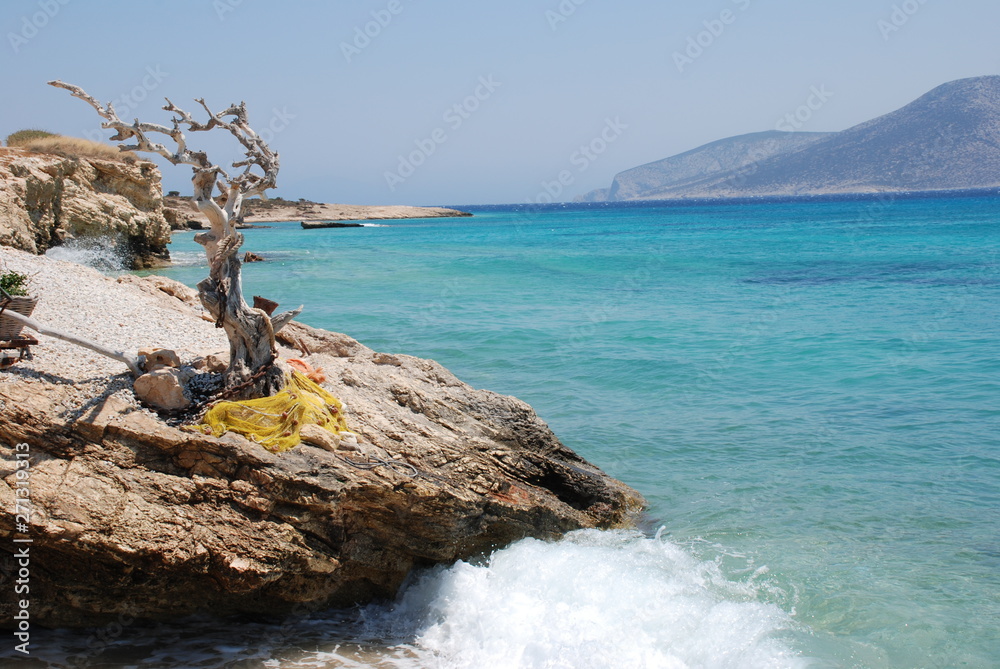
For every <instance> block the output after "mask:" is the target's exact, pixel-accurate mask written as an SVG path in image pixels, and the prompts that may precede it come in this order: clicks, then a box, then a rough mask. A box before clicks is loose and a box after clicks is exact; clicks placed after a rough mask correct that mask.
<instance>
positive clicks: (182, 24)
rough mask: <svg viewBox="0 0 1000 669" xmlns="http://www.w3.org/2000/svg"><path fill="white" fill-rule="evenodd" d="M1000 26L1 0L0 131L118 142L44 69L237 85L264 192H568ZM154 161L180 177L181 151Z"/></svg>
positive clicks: (333, 198) (907, 5)
mask: <svg viewBox="0 0 1000 669" xmlns="http://www.w3.org/2000/svg"><path fill="white" fill-rule="evenodd" d="M998 25H1000V3H997V2H996V0H948V1H947V2H946V1H945V0H837V1H836V2H832V1H831V2H809V1H804V0H798V1H795V0H707V1H706V0H700V1H699V2H694V1H686V2H685V1H682V0H674V1H668V2H664V1H662V0H661V1H654V0H619V1H618V2H615V3H612V2H610V1H609V0H532V1H529V0H504V2H475V1H470V0H463V1H459V0H438V1H436V2H435V1H433V0H375V1H368V0H350V1H347V0H341V1H340V2H329V1H327V2H321V1H319V0H286V1H285V2H282V3H277V2H266V1H264V0H172V1H171V2H169V3H168V2H146V1H143V0H107V1H100V2H98V1H96V0H4V1H3V3H2V4H0V32H2V33H3V43H2V44H0V77H2V80H3V82H4V90H5V92H6V94H5V95H4V97H3V100H2V102H0V137H6V136H7V134H9V133H11V132H14V131H16V130H20V129H23V128H41V129H44V130H48V131H50V132H56V133H59V134H65V135H74V136H82V137H88V138H91V139H100V138H104V139H106V138H108V137H110V136H111V134H112V133H111V132H110V131H107V130H102V129H101V128H100V119H99V117H98V116H97V114H96V113H95V112H94V111H93V110H92V109H91V108H90V107H89V106H88V105H86V104H85V103H84V102H82V101H80V100H77V99H75V98H72V97H71V96H70V95H69V94H68V93H67V92H66V91H64V90H59V89H56V88H53V87H50V86H47V85H46V83H45V82H47V81H49V80H52V79H61V80H63V81H66V82H69V83H74V84H76V85H78V86H81V87H82V88H84V89H85V90H86V91H87V92H88V93H90V94H91V95H93V96H94V97H96V98H98V99H99V100H102V101H115V106H116V108H117V109H118V111H119V114H120V116H121V117H122V118H123V119H127V120H132V119H134V118H136V117H138V118H140V119H141V120H143V121H152V122H160V123H167V122H168V121H169V118H170V115H169V114H168V113H167V112H165V111H162V109H161V107H162V105H163V104H164V102H163V98H164V97H169V98H170V99H171V100H172V101H173V102H174V103H176V104H177V105H178V106H180V107H182V108H185V109H186V110H188V111H190V112H191V113H192V114H194V115H195V116H196V117H198V114H197V113H198V112H199V111H200V109H199V108H198V106H197V105H196V104H195V103H194V102H193V100H194V99H195V98H200V97H204V98H205V102H206V103H207V104H208V106H209V107H210V108H212V109H214V110H221V109H223V108H225V107H227V106H229V105H230V104H231V103H233V102H238V101H240V100H245V101H246V103H247V106H248V109H249V113H250V121H251V125H252V126H254V127H255V128H256V129H257V130H258V131H259V132H261V134H262V135H263V136H264V137H265V138H266V139H268V140H269V144H270V146H271V147H272V148H273V149H274V150H275V151H277V152H279V154H280V156H281V172H280V174H279V177H278V188H277V189H276V190H275V191H272V192H271V195H277V196H281V197H285V198H289V199H298V198H307V199H310V200H317V201H323V202H339V203H351V204H415V205H462V204H488V203H512V202H546V201H551V200H555V201H565V200H572V199H573V197H574V196H577V195H581V194H583V193H586V192H587V191H589V190H591V189H594V188H601V187H607V186H609V185H610V183H611V181H612V179H613V178H614V175H615V174H616V173H618V172H620V171H622V170H626V169H629V168H632V167H635V166H638V165H641V164H644V163H648V162H651V161H654V160H659V159H662V158H666V157H668V156H671V155H674V154H677V153H681V152H684V151H687V150H690V149H693V148H696V147H697V146H700V145H702V144H705V143H708V142H711V141H714V140H717V139H722V138H725V137H730V136H734V135H739V134H743V133H749V132H758V131H763V130H773V129H776V128H780V129H783V130H797V131H837V130H843V129H845V128H848V127H851V126H853V125H855V124H857V123H861V122H864V121H866V120H869V119H871V118H874V117H876V116H880V115H882V114H885V113H888V112H891V111H893V110H895V109H898V108H899V107H902V106H903V105H905V104H907V103H908V102H911V101H912V100H914V99H916V98H917V97H919V96H920V95H922V94H924V93H926V92H928V91H929V90H931V89H933V88H934V87H936V86H938V85H940V84H943V83H946V82H948V81H952V80H954V79H961V78H965V77H973V76H982V75H988V74H997V73H1000V48H998V47H997V44H998V40H997V37H996V30H997V26H998ZM789 115H791V116H789ZM198 118H201V117H198ZM220 135H221V133H220ZM189 143H190V144H191V146H192V147H193V148H202V147H204V148H206V149H208V151H209V156H210V158H211V159H212V160H213V161H215V162H216V163H219V164H228V163H231V162H232V161H233V160H236V159H238V158H239V157H240V153H239V150H238V147H237V146H236V144H235V141H232V140H230V141H226V138H225V137H222V136H216V137H209V136H208V135H202V134H200V133H199V134H197V135H194V136H192V137H190V138H189ZM158 162H159V163H160V164H161V167H162V169H163V172H164V189H165V190H179V191H181V192H182V193H184V194H187V193H190V181H189V180H190V170H189V168H188V167H186V166H171V165H169V164H167V163H165V161H163V160H159V161H158Z"/></svg>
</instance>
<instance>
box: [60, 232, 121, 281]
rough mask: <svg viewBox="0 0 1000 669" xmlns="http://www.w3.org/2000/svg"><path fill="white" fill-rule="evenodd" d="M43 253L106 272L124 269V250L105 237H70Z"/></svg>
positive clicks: (115, 242) (116, 242)
mask: <svg viewBox="0 0 1000 669" xmlns="http://www.w3.org/2000/svg"><path fill="white" fill-rule="evenodd" d="M45 255H46V256H47V257H49V258H53V259H54V260H65V261H67V262H73V263H76V264H78V265H85V266H87V267H93V268H94V269H96V270H99V271H101V272H106V273H110V272H123V271H125V269H126V260H125V252H124V251H123V249H122V248H121V244H120V243H119V242H118V241H117V240H114V239H111V238H107V237H91V238H76V239H70V240H68V241H66V243H65V244H61V245H59V246H53V247H52V248H50V249H49V250H48V251H46V252H45Z"/></svg>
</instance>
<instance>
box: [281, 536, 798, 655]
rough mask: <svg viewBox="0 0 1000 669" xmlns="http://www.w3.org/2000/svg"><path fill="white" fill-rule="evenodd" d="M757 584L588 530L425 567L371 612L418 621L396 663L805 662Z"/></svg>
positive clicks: (662, 547)
mask: <svg viewBox="0 0 1000 669" xmlns="http://www.w3.org/2000/svg"><path fill="white" fill-rule="evenodd" d="M758 590H759V588H758V586H757V584H756V583H754V581H753V580H750V581H746V582H733V581H731V580H727V579H726V578H725V577H724V576H723V574H722V572H721V571H720V569H719V567H718V565H717V564H716V563H715V562H704V561H699V560H697V559H696V558H695V557H693V556H692V555H691V554H690V553H689V552H687V551H686V550H684V549H682V548H681V547H678V546H676V545H673V544H671V543H669V542H666V541H661V540H658V539H649V538H646V537H644V536H642V535H640V534H638V533H632V532H599V531H593V530H587V531H582V532H576V533H573V534H570V535H569V536H568V537H567V538H566V539H565V540H563V541H560V542H556V543H547V542H542V541H537V540H533V539H528V540H524V541H521V542H518V543H517V544H514V545H513V546H511V547H509V548H507V549H505V550H502V551H499V552H498V553H496V554H494V555H493V556H492V558H490V560H489V561H488V563H486V564H482V565H475V564H469V563H464V562H462V563H458V564H456V565H454V566H452V567H449V568H442V569H435V570H431V571H429V572H426V573H425V574H423V575H422V576H420V577H418V578H417V579H416V580H415V581H414V582H413V583H412V584H411V585H410V586H409V587H408V588H407V589H406V590H405V591H404V593H403V594H402V595H401V597H400V598H399V600H398V601H397V602H396V604H395V605H394V606H393V607H392V608H391V609H389V610H386V609H384V608H380V607H374V606H373V607H368V608H367V609H366V610H365V618H366V620H367V622H366V634H365V636H369V637H370V638H393V637H395V638H399V637H398V635H399V634H400V632H401V631H402V630H405V629H407V628H410V629H411V630H412V636H411V639H412V640H411V641H410V642H408V643H405V644H401V645H397V646H396V647H395V648H394V651H393V653H392V655H393V657H391V658H390V657H385V656H383V658H382V662H385V663H386V664H387V665H391V666H397V667H441V668H444V667H456V668H458V667H479V668H492V667H496V668H500V667H504V668H506V667H511V668H513V667H566V668H573V669H585V668H588V667H595V668H597V667H601V668H604V667H644V668H653V667H663V668H670V669H674V668H680V667H732V668H734V669H735V668H739V669H748V668H753V667H772V668H773V667H804V666H806V664H807V661H806V660H805V659H804V658H802V657H800V656H799V655H798V654H797V653H796V652H795V651H794V650H793V649H792V648H791V647H790V645H789V644H788V643H787V642H786V641H785V640H783V639H782V638H781V636H780V635H782V634H784V633H786V632H787V631H788V630H791V629H792V628H793V627H794V623H793V621H792V619H791V617H790V615H789V614H788V613H786V612H785V611H783V610H782V609H780V608H779V607H778V606H776V605H774V604H769V603H765V602H762V601H760V599H759V597H758V595H759V592H758ZM303 659H305V658H303ZM380 664H381V663H380ZM282 666H289V665H285V664H284V663H283V664H282ZM298 666H302V665H298ZM324 666H345V665H338V664H337V663H335V662H333V663H331V662H330V658H329V656H328V657H326V658H325V662H324Z"/></svg>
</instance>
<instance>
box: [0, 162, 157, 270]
mask: <svg viewBox="0 0 1000 669" xmlns="http://www.w3.org/2000/svg"><path fill="white" fill-rule="evenodd" d="M95 238H102V239H104V240H105V243H107V241H108V240H110V242H111V243H112V244H113V245H115V246H116V247H117V250H118V251H119V252H120V254H121V255H122V257H123V259H124V260H125V264H126V265H127V266H130V267H132V268H135V269H140V268H144V267H151V266H156V265H159V264H162V263H164V262H166V261H167V260H168V259H169V253H168V252H167V244H168V243H169V241H170V225H169V224H168V223H167V221H166V219H165V218H164V208H163V192H162V189H161V186H160V172H159V170H158V169H157V167H156V165H155V164H153V163H150V162H144V161H138V162H135V163H132V164H130V163H126V162H123V161H119V160H102V159H98V158H89V157H72V158H70V157H63V156H59V155H55V154H45V153H35V152H31V151H26V150H23V149H17V148H0V244H3V245H5V246H11V247H14V248H18V249H22V250H24V251H28V252H30V253H36V254H41V253H45V252H46V251H47V250H49V249H50V248H52V247H54V246H59V245H61V244H65V243H68V242H70V241H71V240H78V241H82V242H86V241H88V240H92V239H95Z"/></svg>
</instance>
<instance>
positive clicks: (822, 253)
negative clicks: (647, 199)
mask: <svg viewBox="0 0 1000 669" xmlns="http://www.w3.org/2000/svg"><path fill="white" fill-rule="evenodd" d="M469 209H470V210H471V211H474V213H475V217H474V218H470V219H437V220H416V221H398V222H388V223H386V224H385V225H378V226H376V225H372V226H368V227H364V228H358V229H329V230H312V231H303V230H301V229H300V227H299V226H298V224H288V223H279V224H274V227H273V228H271V229H254V230H247V231H246V242H245V245H244V249H246V250H251V251H254V252H255V253H259V254H261V255H263V256H265V257H266V258H267V259H268V262H264V263H256V264H251V265H246V266H244V280H245V284H246V291H247V294H248V295H252V294H260V295H264V296H266V297H269V298H271V299H273V300H276V301H278V302H280V303H281V304H282V307H284V308H290V307H294V306H297V305H299V304H305V310H304V311H303V313H302V315H301V317H300V320H302V321H304V322H306V323H309V324H311V325H315V326H318V327H322V328H327V329H331V330H336V331H340V332H345V333H348V334H350V335H351V336H353V337H355V338H357V339H359V340H360V341H362V342H363V343H365V344H367V345H369V346H371V347H373V348H375V349H376V350H382V351H389V352H401V353H408V354H412V355H416V356H421V357H429V358H433V359H435V360H437V361H438V362H440V363H442V364H443V365H445V366H446V367H448V368H450V369H451V370H452V371H453V372H455V373H456V374H457V375H458V376H459V377H461V378H462V379H463V380H465V381H467V382H469V383H471V384H472V385H474V386H478V387H484V388H489V389H492V390H495V391H498V392H502V393H507V394H512V395H516V396H518V397H520V398H522V399H524V400H526V401H527V402H529V403H530V404H532V405H533V406H534V407H535V408H536V410H537V411H538V413H539V414H540V415H541V416H542V417H543V418H544V419H545V420H546V421H547V422H548V423H549V425H550V426H551V427H552V428H553V430H554V431H555V432H556V434H558V435H559V436H560V438H561V439H562V440H563V441H564V442H565V443H566V444H567V445H569V446H570V447H572V448H573V449H574V450H576V451H577V452H579V453H580V454H581V455H583V456H584V457H586V458H588V459H589V460H591V461H592V462H594V463H595V464H597V465H599V466H600V467H602V468H603V469H604V470H606V471H607V472H609V473H610V474H612V475H613V476H615V477H617V478H619V479H621V480H623V481H625V482H627V483H628V484H630V485H632V486H633V487H635V488H637V489H638V490H639V491H640V492H642V494H643V495H645V497H646V499H647V500H648V502H649V509H648V513H647V516H646V518H645V520H644V524H643V527H642V528H641V532H639V533H621V532H613V533H600V532H583V533H577V534H574V535H571V536H570V537H568V538H567V539H565V540H564V541H561V542H557V543H542V542H537V541H533V540H528V541H524V542H520V543H518V544H515V545H514V546H512V547H509V548H506V549H504V550H501V551H499V552H498V553H497V554H495V555H493V556H490V557H489V558H488V559H484V560H483V561H481V562H477V563H475V564H459V565H455V566H452V567H449V568H441V569H437V570H432V571H430V572H425V573H422V574H417V575H414V578H413V582H412V584H411V585H410V586H409V587H408V588H407V589H406V590H405V591H404V592H403V593H402V594H401V596H400V599H399V601H397V602H395V603H393V604H380V605H373V606H369V607H366V608H364V609H361V610H358V611H350V612H339V613H337V612H331V613H327V614H322V615H317V616H313V617H311V618H309V619H305V620H300V621H293V622H291V623H288V624H285V625H283V626H278V625H274V626H269V625H260V624H256V623H254V624H251V623H240V624H239V625H229V626H227V625H224V624H220V625H208V624H201V625H199V626H197V628H195V627H183V626H181V627H176V626H175V627H162V628H157V629H155V630H145V631H144V632H142V635H141V636H143V641H141V642H140V641H136V640H133V639H131V638H130V634H131V633H130V632H129V631H125V632H124V633H123V634H122V635H121V636H120V638H117V640H116V642H115V644H113V645H112V646H110V647H108V648H107V650H106V651H104V650H102V653H103V654H102V655H100V657H94V658H93V664H92V666H95V665H98V664H99V663H100V662H104V661H113V660H114V658H115V657H119V658H121V660H120V662H121V664H122V665H128V664H130V663H131V665H132V666H177V667H180V666H206V667H207V666H247V667H250V666H260V667H282V668H284V667H349V666H350V667H354V666H392V667H397V666H401V667H573V668H577V667H739V668H743V667H941V668H944V667H984V668H985V667H996V666H1000V198H997V197H996V196H987V197H971V196H969V197H950V198H900V199H887V198H880V199H875V198H873V199H866V200H810V201H802V200H796V201H785V202H780V201H776V202H741V203H723V204H720V203H678V204H664V203H644V204H638V205H564V206H559V205H555V206H547V207H530V208H529V207H516V206H497V207H473V208H469ZM191 237H192V234H191V233H183V234H178V235H176V236H175V238H174V244H173V249H172V254H173V256H174V257H175V260H176V261H177V262H178V264H177V266H175V267H173V268H170V269H168V270H164V271H162V272H160V273H162V274H166V275H168V276H172V277H174V278H177V279H179V280H181V281H183V282H185V283H187V284H189V285H194V284H195V283H197V281H199V280H200V279H202V278H203V277H204V276H205V266H204V261H203V259H202V251H201V247H199V246H197V245H195V244H194V243H193V242H192V241H191ZM136 633H137V634H138V631H137V632H136ZM157 635H159V636H157ZM66 643H67V644H69V645H70V646H72V644H73V643H77V642H75V641H71V638H70V637H67V642H66ZM130 644H131V645H130ZM129 648H131V650H129ZM142 648H145V649H146V650H144V651H143V650H141V649H142ZM153 649H155V651H154V650H153ZM140 651H141V652H140ZM115 653H118V655H115ZM142 653H146V655H143V654H142ZM140 657H142V658H145V660H147V661H148V664H146V665H142V664H141V663H139V662H138V661H137V658H140ZM237 661H242V662H246V664H234V663H236V662H237ZM227 662H228V663H230V664H229V665H227V664H226V663H227ZM109 666H119V665H115V664H111V665H109Z"/></svg>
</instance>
